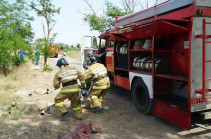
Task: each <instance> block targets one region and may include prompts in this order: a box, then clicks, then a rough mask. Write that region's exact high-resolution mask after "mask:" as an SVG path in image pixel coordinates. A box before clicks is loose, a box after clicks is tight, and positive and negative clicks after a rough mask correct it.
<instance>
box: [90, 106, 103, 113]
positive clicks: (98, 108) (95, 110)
mask: <svg viewBox="0 0 211 139" xmlns="http://www.w3.org/2000/svg"><path fill="white" fill-rule="evenodd" d="M90 111H91V112H92V113H101V112H102V110H101V108H100V106H97V107H94V108H92V109H90Z"/></svg>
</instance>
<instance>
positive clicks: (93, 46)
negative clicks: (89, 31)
mask: <svg viewBox="0 0 211 139" xmlns="http://www.w3.org/2000/svg"><path fill="white" fill-rule="evenodd" d="M89 50H93V52H94V53H95V54H97V38H96V37H95V36H82V42H81V62H82V64H83V62H84V61H85V60H86V58H87V57H88V54H87V52H88V51H89Z"/></svg>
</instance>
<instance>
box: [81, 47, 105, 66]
mask: <svg viewBox="0 0 211 139" xmlns="http://www.w3.org/2000/svg"><path fill="white" fill-rule="evenodd" d="M106 52H107V51H105V52H103V53H101V54H100V55H96V57H97V60H98V59H100V58H102V57H104V56H105V55H106ZM87 54H88V57H87V58H86V60H85V61H84V63H83V68H84V69H88V67H89V66H90V65H91V61H90V57H91V56H92V55H95V54H94V52H93V50H89V51H88V52H87Z"/></svg>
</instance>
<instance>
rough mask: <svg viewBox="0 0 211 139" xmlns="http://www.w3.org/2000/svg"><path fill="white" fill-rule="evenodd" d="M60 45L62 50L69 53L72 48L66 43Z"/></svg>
mask: <svg viewBox="0 0 211 139" xmlns="http://www.w3.org/2000/svg"><path fill="white" fill-rule="evenodd" d="M58 45H59V46H60V50H62V51H64V52H67V51H69V50H70V46H69V45H68V44H65V43H58Z"/></svg>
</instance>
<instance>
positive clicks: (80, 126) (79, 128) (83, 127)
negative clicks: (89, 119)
mask: <svg viewBox="0 0 211 139" xmlns="http://www.w3.org/2000/svg"><path fill="white" fill-rule="evenodd" d="M75 130H76V131H79V132H81V133H86V124H85V122H81V123H79V124H77V125H76V126H75Z"/></svg>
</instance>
